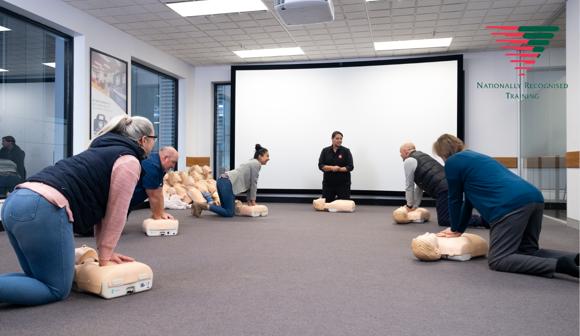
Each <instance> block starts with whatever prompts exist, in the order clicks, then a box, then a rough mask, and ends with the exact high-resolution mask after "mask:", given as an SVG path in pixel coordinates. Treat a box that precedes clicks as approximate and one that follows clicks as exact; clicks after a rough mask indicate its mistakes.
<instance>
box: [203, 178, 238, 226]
mask: <svg viewBox="0 0 580 336" xmlns="http://www.w3.org/2000/svg"><path fill="white" fill-rule="evenodd" d="M217 191H218V195H219V197H220V202H221V206H217V205H213V204H210V206H209V211H211V212H214V213H216V214H218V215H220V216H222V217H234V215H235V201H236V196H235V195H234V191H233V190H232V182H231V181H230V179H229V178H226V177H220V178H219V179H218V180H217Z"/></svg>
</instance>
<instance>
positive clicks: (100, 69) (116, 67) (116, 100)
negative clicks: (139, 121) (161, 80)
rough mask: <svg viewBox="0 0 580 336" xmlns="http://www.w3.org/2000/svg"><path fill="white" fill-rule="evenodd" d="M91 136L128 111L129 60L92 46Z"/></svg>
mask: <svg viewBox="0 0 580 336" xmlns="http://www.w3.org/2000/svg"><path fill="white" fill-rule="evenodd" d="M90 57H91V93H90V97H91V98H90V100H91V107H90V120H91V125H90V127H91V129H90V138H91V139H92V138H94V137H95V135H96V134H97V132H99V131H100V130H101V128H103V126H105V124H106V123H107V122H109V121H110V120H111V119H112V118H114V117H116V116H118V115H120V114H126V113H127V76H128V74H127V71H128V67H127V62H125V61H123V60H120V59H118V58H116V57H114V56H111V55H108V54H105V53H103V52H100V51H98V50H96V49H92V48H91V56H90Z"/></svg>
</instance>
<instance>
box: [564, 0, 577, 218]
mask: <svg viewBox="0 0 580 336" xmlns="http://www.w3.org/2000/svg"><path fill="white" fill-rule="evenodd" d="M566 59H567V60H568V61H567V64H566V78H567V81H568V85H569V89H568V95H567V96H566V119H567V120H566V123H567V127H568V130H567V132H566V137H567V140H566V146H567V149H566V150H567V151H569V152H572V151H578V150H580V132H579V130H580V1H579V0H568V2H567V3H566ZM567 184H568V210H567V215H568V219H569V220H568V222H569V223H572V224H573V225H572V226H575V227H577V228H578V227H579V221H580V187H579V186H580V169H579V168H570V169H568V172H567Z"/></svg>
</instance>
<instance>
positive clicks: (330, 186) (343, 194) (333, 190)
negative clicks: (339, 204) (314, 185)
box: [322, 182, 350, 203]
mask: <svg viewBox="0 0 580 336" xmlns="http://www.w3.org/2000/svg"><path fill="white" fill-rule="evenodd" d="M322 198H325V199H326V203H330V202H333V201H334V200H337V199H342V200H348V199H350V183H349V184H334V183H328V182H322Z"/></svg>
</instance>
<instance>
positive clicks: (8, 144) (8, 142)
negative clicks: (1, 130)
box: [2, 135, 16, 150]
mask: <svg viewBox="0 0 580 336" xmlns="http://www.w3.org/2000/svg"><path fill="white" fill-rule="evenodd" d="M15 144H16V140H15V139H14V137H13V136H12V135H7V136H5V137H2V148H6V149H7V150H11V149H12V148H13V147H14V145H15Z"/></svg>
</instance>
